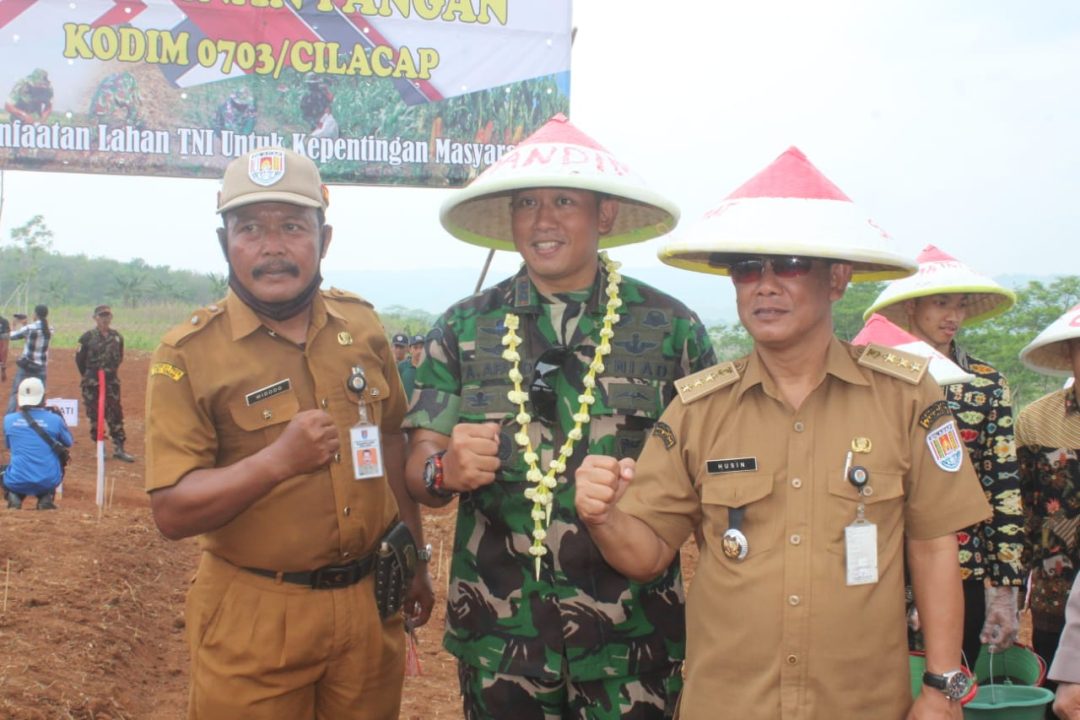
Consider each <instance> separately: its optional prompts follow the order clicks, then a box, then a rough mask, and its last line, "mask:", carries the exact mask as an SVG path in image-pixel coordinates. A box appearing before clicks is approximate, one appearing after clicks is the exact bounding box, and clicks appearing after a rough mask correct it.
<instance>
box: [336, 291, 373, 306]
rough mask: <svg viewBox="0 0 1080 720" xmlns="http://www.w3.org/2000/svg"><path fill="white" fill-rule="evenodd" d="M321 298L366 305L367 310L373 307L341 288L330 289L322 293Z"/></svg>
mask: <svg viewBox="0 0 1080 720" xmlns="http://www.w3.org/2000/svg"><path fill="white" fill-rule="evenodd" d="M323 297H327V298H331V299H333V300H344V301H345V302H354V303H360V304H362V305H367V306H368V307H369V308H373V307H375V306H374V305H372V304H371V303H370V302H368V301H367V300H365V299H364V298H362V297H360V296H359V295H357V294H356V293H351V292H349V291H348V290H342V289H341V288H336V287H332V288H330V289H329V290H324V291H323Z"/></svg>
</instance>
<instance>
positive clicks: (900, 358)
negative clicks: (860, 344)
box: [853, 343, 930, 385]
mask: <svg viewBox="0 0 1080 720" xmlns="http://www.w3.org/2000/svg"><path fill="white" fill-rule="evenodd" d="M853 350H857V348H853ZM858 363H859V364H860V365H862V366H863V367H868V368H870V369H871V370H877V371H878V372H882V373H885V374H886V375H892V376H893V377H895V378H900V379H901V380H903V381H904V382H909V383H911V384H912V385H918V384H919V382H920V381H921V380H922V379H923V375H925V374H926V370H927V368H928V367H929V365H930V360H929V359H927V358H924V357H922V356H921V355H915V354H914V353H909V352H904V351H903V350H897V349H896V348H891V347H885V346H884V345H874V344H872V343H871V344H870V345H867V346H866V348H865V349H863V351H862V352H861V353H860V354H859V360H858Z"/></svg>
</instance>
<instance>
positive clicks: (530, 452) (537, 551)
mask: <svg viewBox="0 0 1080 720" xmlns="http://www.w3.org/2000/svg"><path fill="white" fill-rule="evenodd" d="M600 259H601V260H602V261H603V263H604V267H606V268H607V272H608V284H607V288H606V289H605V291H606V293H607V296H608V301H607V312H606V313H605V314H604V325H603V327H601V328H600V344H599V345H597V346H596V355H595V356H594V357H593V359H592V362H590V363H589V371H588V372H587V373H586V374H585V377H584V378H583V379H582V384H583V385H584V386H585V392H584V393H582V394H581V395H578V402H579V403H580V405H579V406H578V411H577V412H576V413H574V427H573V429H571V430H570V432H569V433H567V436H566V442H564V443H563V445H562V447H561V448H559V454H558V456H557V457H555V458H553V459H552V460H551V464H550V465H548V469H547V472H546V473H542V472H541V471H540V467H539V465H538V464H537V463H538V462H539V460H540V456H539V455H538V454H537V453H536V450H535V449H534V448H533V446H532V441H531V440H530V439H529V423H530V422H532V416H531V415H529V413H528V412H527V411H526V410H525V401H526V400H528V398H529V394H528V393H527V392H526V391H524V390H522V389H521V383H522V381H523V380H524V377H523V376H522V374H521V369H520V364H521V355H520V354H519V353H518V351H517V348H518V346H519V345H521V337H519V336H518V334H517V329H518V327H519V324H520V319H519V318H518V316H517V315H515V314H514V313H507V314H506V319H505V323H506V335H504V336H503V338H502V344H503V345H505V346H506V349H505V350H503V354H502V356H503V359H504V360H507V361H508V362H511V363H513V365H512V367H511V368H510V372H509V373H508V375H509V378H510V381H511V382H513V383H514V389H513V390H511V391H510V392H509V393H507V397H508V398H509V399H510V402H512V403H514V404H515V405H517V407H518V412H517V415H516V416H515V417H514V419H515V420H517V422H518V424H519V425H520V426H521V429H520V430H519V431H518V432H517V433H516V434H515V435H514V441H515V442H517V444H518V445H520V446H521V447H523V448H524V449H525V454H524V456H523V457H524V459H525V462H526V463H527V464H528V466H529V471H528V472H527V473H526V474H525V478H526V479H527V480H528V481H529V482H530V483H532V486H531V487H529V488H527V489H526V490H525V499H526V500H531V501H532V503H533V509H532V520H533V532H532V536H533V542H532V547H530V548H529V554H530V555H532V556H533V557H534V558H535V561H536V577H537V579H538V580H539V579H540V558H542V557H543V556H544V555H546V554H547V551H548V550H547V547H546V546H545V545H544V538H546V537H547V527H548V525H549V524H550V523H551V502H552V498H553V496H554V494H553V493H552V490H553V489H554V488H555V487H556V486H557V485H558V480H557V479H556V474H560V475H561V474H562V473H564V472H566V460H567V459H568V458H569V457H570V456H571V455H573V454H574V445H575V444H576V443H577V441H578V440H580V439H581V438H582V436H583V433H582V431H581V429H582V427H583V426H585V425H587V424H588V423H589V420H590V414H589V409H590V407H591V406H592V404H593V402H595V399H594V398H593V390H594V388H595V387H596V376H597V375H598V374H599V373H602V372H604V362H603V358H604V356H605V355H608V354H610V353H611V338H612V337H613V336H614V335H615V331H614V330H612V326H614V325H615V323H617V322H619V315H618V313H617V312H616V310H618V309H619V306H621V305H622V300H621V299H620V298H619V283H620V282H621V281H622V276H621V275H619V273H618V269H619V266H620V263H617V262H615V261H614V260H611V259H610V258H608V255H607V253H606V252H602V253H600Z"/></svg>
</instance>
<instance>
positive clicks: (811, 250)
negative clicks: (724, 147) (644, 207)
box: [657, 198, 918, 282]
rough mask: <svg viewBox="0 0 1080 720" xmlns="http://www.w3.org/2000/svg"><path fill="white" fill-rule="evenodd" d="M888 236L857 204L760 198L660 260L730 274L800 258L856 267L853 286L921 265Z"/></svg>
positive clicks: (720, 212) (734, 207)
mask: <svg viewBox="0 0 1080 720" xmlns="http://www.w3.org/2000/svg"><path fill="white" fill-rule="evenodd" d="M888 244H889V243H888V237H887V236H886V235H885V234H884V233H883V232H882V231H881V230H880V229H879V228H877V227H876V226H875V225H873V224H872V223H871V222H870V221H869V219H868V218H866V217H864V216H862V215H860V214H859V213H858V210H857V209H856V207H855V206H854V204H853V203H850V202H842V201H835V200H803V199H793V198H754V199H748V200H744V199H737V200H729V201H725V202H724V203H722V204H721V205H720V207H719V208H717V209H716V210H715V211H712V212H710V213H708V214H706V216H705V217H704V218H703V219H702V220H701V221H700V222H698V223H697V224H696V225H695V226H694V227H692V228H691V229H690V231H689V232H688V233H687V235H686V237H685V238H684V239H682V240H676V241H674V242H672V243H670V244H668V245H665V246H664V247H662V248H661V249H660V250H659V252H658V253H657V255H658V257H659V258H660V260H661V261H662V262H664V263H666V264H668V265H671V266H673V267H678V268H682V269H684V270H692V271H695V272H703V273H712V274H715V275H728V274H729V271H728V266H729V265H730V264H731V262H733V261H735V260H737V259H738V258H739V257H740V256H745V255H799V256H803V257H814V258H822V259H825V260H833V261H836V262H843V263H850V264H851V265H852V266H853V269H854V273H853V277H852V281H853V282H869V281H874V280H893V279H896V278H902V277H907V276H908V275H911V274H913V273H914V272H915V270H916V269H917V267H918V266H917V265H916V264H915V262H914V261H913V260H909V259H907V258H905V257H903V256H902V255H899V254H897V253H894V252H892V250H890V249H889V247H888Z"/></svg>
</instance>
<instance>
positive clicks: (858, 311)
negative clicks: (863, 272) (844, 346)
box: [832, 282, 885, 342]
mask: <svg viewBox="0 0 1080 720" xmlns="http://www.w3.org/2000/svg"><path fill="white" fill-rule="evenodd" d="M884 289H885V283H883V282H865V283H853V284H851V285H848V288H847V292H845V293H844V297H842V298H840V300H838V301H837V302H836V303H834V304H833V311H832V315H833V329H834V330H835V331H836V336H837V337H838V338H840V339H841V340H846V341H848V342H850V341H851V339H852V338H853V337H855V336H856V335H858V334H859V331H860V330H862V326H863V313H864V312H866V309H867V308H868V307H870V305H871V303H873V302H874V300H876V299H877V296H878V295H880V294H881V291H882V290H884Z"/></svg>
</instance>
